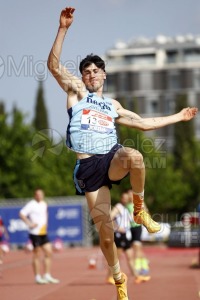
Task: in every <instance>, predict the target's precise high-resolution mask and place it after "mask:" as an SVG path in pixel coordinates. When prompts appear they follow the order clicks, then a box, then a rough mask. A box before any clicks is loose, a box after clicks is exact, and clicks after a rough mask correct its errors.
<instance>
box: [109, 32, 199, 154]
mask: <svg viewBox="0 0 200 300" xmlns="http://www.w3.org/2000/svg"><path fill="white" fill-rule="evenodd" d="M104 59H105V61H106V72H107V86H106V90H105V92H106V94H107V95H108V96H110V97H112V98H114V99H117V100H118V101H120V102H121V103H122V104H123V106H124V107H125V108H127V109H130V110H132V111H135V112H136V113H138V114H139V115H141V116H152V117H153V116H154V117H155V116H157V115H158V116H159V115H168V114H172V113H174V112H175V103H176V99H177V97H179V96H180V95H186V98H187V103H188V106H197V107H200V36H192V35H187V36H177V37H174V38H172V37H165V36H158V37H157V38H155V39H146V38H138V39H135V40H132V41H130V42H129V43H124V42H118V43H116V45H115V46H114V47H113V48H112V49H109V50H108V51H107V52H106V54H105V57H104ZM194 124H195V133H196V136H197V138H198V139H200V118H199V116H198V117H197V118H195V120H194ZM152 134H154V135H155V132H154V133H152V132H151V133H148V135H152ZM156 135H158V136H160V137H162V138H164V139H165V140H166V143H167V148H169V149H170V148H171V147H172V145H173V139H172V136H173V126H168V127H165V128H162V129H159V130H158V131H157V133H156Z"/></svg>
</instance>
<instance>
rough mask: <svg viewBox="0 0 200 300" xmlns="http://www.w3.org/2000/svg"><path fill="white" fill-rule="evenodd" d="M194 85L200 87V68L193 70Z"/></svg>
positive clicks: (196, 87)
mask: <svg viewBox="0 0 200 300" xmlns="http://www.w3.org/2000/svg"><path fill="white" fill-rule="evenodd" d="M193 87H194V88H195V89H199V88H200V69H196V70H194V71H193Z"/></svg>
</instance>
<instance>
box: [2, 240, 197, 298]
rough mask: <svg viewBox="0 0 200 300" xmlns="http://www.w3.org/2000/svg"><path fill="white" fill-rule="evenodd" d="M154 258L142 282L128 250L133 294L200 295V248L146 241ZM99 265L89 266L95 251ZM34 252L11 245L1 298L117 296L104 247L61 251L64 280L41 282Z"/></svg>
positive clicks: (57, 261)
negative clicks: (197, 265)
mask: <svg viewBox="0 0 200 300" xmlns="http://www.w3.org/2000/svg"><path fill="white" fill-rule="evenodd" d="M144 250H145V253H146V255H147V257H148V259H149V260H150V268H151V276H152V278H151V280H150V281H149V282H146V283H140V284H136V283H135V282H134V279H133V277H132V276H131V275H130V272H129V269H128V266H127V262H126V259H125V257H124V256H122V257H121V267H122V270H123V271H124V272H126V274H127V275H128V277H129V279H128V291H129V300H179V299H181V300H197V299H200V298H199V296H198V293H199V291H200V269H192V268H191V267H190V265H191V262H192V260H193V259H195V258H196V259H197V258H198V249H197V248H190V249H174V248H167V247H165V246H163V245H158V246H145V247H144ZM92 256H95V257H96V258H97V266H96V269H89V268H88V260H89V258H90V257H92ZM31 257H32V255H31V253H28V254H27V253H25V252H24V251H23V250H18V251H14V250H13V251H11V252H10V253H8V254H7V255H6V256H5V258H4V264H3V265H0V273H1V277H0V299H1V300H94V299H95V300H116V299H117V298H116V291H115V286H112V285H108V284H106V283H105V277H106V267H105V262H104V260H103V258H102V255H101V252H100V250H99V248H67V249H65V250H64V251H63V252H60V253H55V254H54V257H53V266H52V274H53V276H54V277H57V278H59V279H60V280H61V282H60V283H59V284H48V285H37V284H35V283H34V276H33V273H32V267H31Z"/></svg>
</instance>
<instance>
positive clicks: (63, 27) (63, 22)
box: [47, 7, 83, 93]
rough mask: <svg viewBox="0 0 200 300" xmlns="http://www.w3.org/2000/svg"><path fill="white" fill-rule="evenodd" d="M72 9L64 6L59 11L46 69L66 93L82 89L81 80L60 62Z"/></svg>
mask: <svg viewBox="0 0 200 300" xmlns="http://www.w3.org/2000/svg"><path fill="white" fill-rule="evenodd" d="M74 11H75V8H73V7H66V8H65V9H63V10H62V11H61V14H60V24H59V28H58V33H57V36H56V39H55V41H54V43H53V46H52V49H51V51H50V54H49V57H48V61H47V65H48V69H49V70H50V72H51V73H52V75H53V76H54V77H55V79H56V80H57V81H58V83H59V85H60V86H61V87H62V89H63V90H64V91H65V92H66V93H70V92H72V93H73V92H74V93H78V91H80V90H81V89H83V82H82V80H81V79H79V78H78V77H76V76H74V75H73V74H72V73H70V72H69V70H68V69H67V68H66V67H65V66H63V65H62V64H61V63H60V56H61V52H62V46H63V42H64V39H65V35H66V33H67V31H68V29H69V27H70V26H71V24H72V23H73V13H74Z"/></svg>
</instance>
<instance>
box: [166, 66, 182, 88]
mask: <svg viewBox="0 0 200 300" xmlns="http://www.w3.org/2000/svg"><path fill="white" fill-rule="evenodd" d="M167 77H168V89H170V90H176V89H179V88H180V74H179V71H177V70H173V71H169V72H168V76H167Z"/></svg>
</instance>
